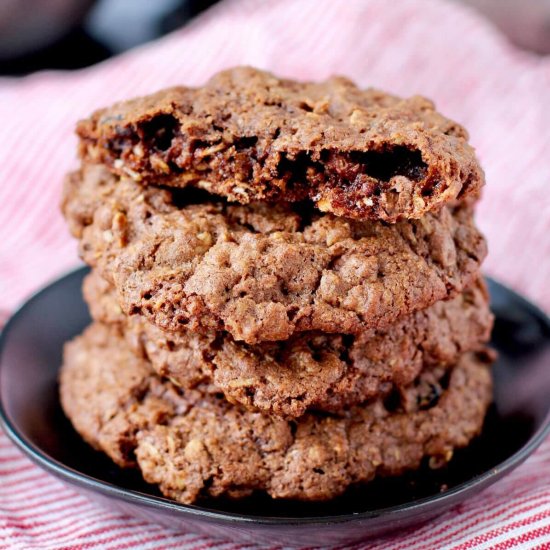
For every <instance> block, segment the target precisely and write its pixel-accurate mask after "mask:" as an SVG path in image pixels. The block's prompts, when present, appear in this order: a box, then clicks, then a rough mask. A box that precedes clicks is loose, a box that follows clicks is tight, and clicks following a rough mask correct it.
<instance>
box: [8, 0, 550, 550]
mask: <svg viewBox="0 0 550 550" xmlns="http://www.w3.org/2000/svg"><path fill="white" fill-rule="evenodd" d="M236 64H250V65H255V66H259V67H262V68H267V69H270V70H273V71H274V72H276V73H279V74H281V75H284V76H291V77H296V78H300V79H320V78H324V77H327V76H329V75H331V74H333V73H340V74H344V75H348V76H350V77H351V78H353V79H355V80H356V81H358V82H359V83H360V84H361V85H364V86H368V85H374V86H377V87H380V88H383V89H387V90H389V91H392V92H395V93H397V94H401V95H405V96H409V95H412V94H416V93H420V94H424V95H427V96H429V97H431V98H433V99H434V100H435V101H436V103H437V105H438V106H439V108H440V109H441V110H442V111H443V112H444V113H445V114H447V115H449V116H450V117H453V118H455V119H457V120H459V121H460V122H462V123H463V124H464V125H465V126H466V127H467V128H468V129H469V130H470V133H471V140H472V143H473V144H474V145H475V147H476V148H477V150H478V153H479V156H480V158H481V161H482V163H483V165H484V167H485V169H486V173H487V181H488V185H487V187H486V191H485V195H484V198H483V201H482V202H481V204H480V206H479V209H478V221H479V225H480V226H481V227H482V229H483V230H484V232H485V233H486V235H487V237H488V240H489V243H490V256H489V258H488V260H487V262H486V272H487V273H489V274H490V275H493V276H495V277H496V278H498V279H500V280H501V281H503V282H505V283H507V284H508V285H510V286H512V287H514V288H515V289H517V290H518V291H520V292H522V293H524V294H526V295H527V296H528V297H530V298H531V299H532V300H534V301H536V302H538V303H539V304H540V305H541V306H542V307H543V308H545V309H546V310H548V309H550V285H549V275H550V239H549V237H548V235H549V231H550V192H549V186H550V161H549V159H550V131H549V127H550V58H548V57H546V58H545V57H542V58H541V57H535V56H534V55H531V54H528V53H524V52H520V51H518V50H517V49H515V48H514V47H513V46H511V45H510V44H509V43H507V41H506V39H505V38H504V37H503V36H501V35H500V34H499V33H498V32H497V31H496V30H495V29H494V28H493V27H492V26H491V25H490V24H489V23H488V22H486V21H485V20H483V19H481V18H480V17H479V16H477V15H476V14H475V13H473V12H471V11H469V10H467V9H465V8H463V7H461V6H460V5H459V4H457V3H445V2H442V1H435V0H409V1H407V2H391V3H390V2H387V1H385V0H357V1H354V0H346V1H340V2H338V1H335V0H301V1H300V2H298V1H292V0H278V1H276V0H263V1H254V0H234V1H232V0H230V1H227V2H225V3H222V4H220V5H219V6H217V7H216V8H214V9H212V10H211V11H210V12H208V13H206V14H205V15H204V16H202V17H200V18H199V19H198V20H196V21H195V22H194V23H193V24H191V25H190V26H189V27H187V28H185V29H183V30H181V31H178V32H176V33H174V34H172V35H170V36H168V37H166V38H164V39H162V40H159V41H157V42H155V43H153V44H150V45H147V46H145V47H143V48H138V49H136V50H134V51H132V52H130V53H128V54H125V55H123V56H120V57H118V58H115V59H113V60H110V61H107V62H105V63H102V64H100V65H98V66H95V67H92V68H89V69H86V70H82V71H77V72H73V73H52V72H48V73H40V74H35V75H32V76H29V77H27V78H22V79H0V121H1V123H0V289H1V295H0V310H1V316H0V318H2V317H4V318H5V316H6V315H7V314H8V313H9V312H10V311H11V310H13V308H14V307H15V306H16V304H17V303H19V302H20V301H21V300H22V299H23V298H24V297H25V296H26V295H28V294H29V293H30V292H31V291H33V290H34V289H36V288H37V287H39V286H40V285H42V284H44V283H45V282H46V281H48V280H49V279H51V278H52V277H54V276H57V275H59V274H60V273H63V272H64V271H66V270H67V269H68V268H69V267H72V266H74V265H75V264H76V262H77V260H76V246H75V243H74V242H73V240H71V239H70V238H69V236H68V233H67V229H66V227H65V224H64V223H63V220H62V219H61V216H60V214H59V212H58V206H57V205H58V202H59V194H60V182H61V180H62V177H63V174H64V172H66V171H67V170H68V169H70V168H71V167H74V166H75V165H76V159H75V145H76V142H75V138H74V136H73V127H74V123H75V121H76V120H77V119H78V118H79V117H83V116H86V115H87V114H88V113H90V111H91V110H92V109H94V108H96V107H99V106H102V105H105V104H109V103H111V102H113V101H114V100H117V99H122V98H126V97H130V96H134V95H137V94H144V93H147V92H151V91H153V90H156V89H158V88H162V87H164V86H168V85H172V84H179V83H187V84H199V83H201V82H203V81H204V80H205V79H206V78H208V76H209V75H210V74H211V73H213V72H214V71H217V70H219V69H221V68H224V67H229V66H233V65H236ZM218 545H219V546H223V547H224V548H228V549H229V548H236V547H237V546H235V545H234V544H231V543H225V544H222V543H218V542H215V541H213V540H207V539H205V538H204V537H199V536H195V535H193V534H188V533H174V532H171V531H169V530H166V529H163V528H161V527H158V526H155V525H150V524H146V523H144V522H143V521H141V520H138V519H134V518H128V517H122V516H117V515H114V514H113V513H111V512H109V511H108V510H106V509H103V508H101V507H99V506H98V505H96V504H93V503H91V502H90V501H88V500H87V499H86V498H84V497H82V496H79V495H78V494H76V493H75V492H73V491H72V490H71V489H69V488H66V487H65V486H63V485H62V484H61V483H60V482H58V481H56V480H55V479H53V478H52V477H50V476H49V475H47V474H45V473H43V472H42V471H41V470H39V469H38V468H37V467H35V466H33V465H32V464H31V463H30V462H29V461H28V460H27V459H26V458H24V457H23V456H22V455H21V454H20V453H19V452H18V451H17V450H16V449H15V448H14V447H13V445H11V444H10V443H9V442H8V440H7V437H6V436H5V435H4V434H1V433H0V548H10V549H11V548H16V549H32V548H97V547H100V548H130V547H132V548H155V549H159V548H174V547H178V548H179V547H182V548H206V547H208V548H210V547H216V546H218ZM358 547H361V548H367V547H376V548H394V549H397V548H400V549H401V548H402V549H405V548H407V549H409V548H414V549H418V550H420V549H431V548H464V549H466V548H489V547H491V548H532V547H541V548H543V547H546V548H548V547H550V441H546V443H545V444H544V445H543V446H542V448H541V449H540V450H539V451H538V452H537V453H536V454H535V455H534V456H533V457H531V458H530V459H529V460H528V461H527V462H526V463H525V464H524V465H523V466H522V467H520V468H519V469H518V470H516V471H515V472H514V473H513V474H511V475H510V476H508V477H507V478H505V479H504V480H502V481H500V482H499V483H497V484H496V485H495V486H493V487H491V488H490V489H488V490H486V491H484V492H483V493H482V494H481V495H479V496H478V497H475V498H473V499H471V500H469V501H467V502H466V503H464V504H463V505H461V506H459V507H457V508H456V509H454V510H452V511H451V512H448V513H446V514H445V515H443V516H441V517H440V518H438V519H437V520H435V521H433V522H432V523H430V524H428V525H426V526H424V527H421V528H420V529H418V530H416V531H414V532H412V533H407V534H398V533H397V534H396V536H395V538H394V539H392V540H391V541H384V542H381V541H378V542H369V543H367V544H366V545H361V546H358Z"/></svg>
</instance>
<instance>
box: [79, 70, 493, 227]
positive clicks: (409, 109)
mask: <svg viewBox="0 0 550 550" xmlns="http://www.w3.org/2000/svg"><path fill="white" fill-rule="evenodd" d="M77 133H78V135H79V136H80V152H81V156H82V157H83V159H84V160H85V161H92V162H102V163H104V164H106V165H107V166H109V168H110V169H111V170H113V171H114V172H115V173H117V174H119V175H124V176H128V177H132V178H134V179H135V180H136V181H139V182H142V183H145V184H151V183H152V184H162V185H170V186H178V187H186V186H195V187H200V188H202V189H206V190H208V191H210V192H213V193H217V194H219V195H222V196H224V197H226V198H227V199H229V200H230V201H237V202H241V203H243V204H247V203H249V202H255V201H269V202H294V201H303V200H306V199H307V200H310V201H312V202H313V203H314V204H315V205H316V206H317V208H319V209H320V210H322V211H323V212H331V213H333V214H335V215H338V216H345V217H348V218H356V219H371V220H384V221H388V222H395V221H397V220H400V219H405V218H420V217H421V216H423V215H424V214H425V213H426V212H430V211H434V210H438V209H439V208H441V206H443V205H444V204H446V203H448V202H449V201H452V200H454V199H456V198H457V197H459V196H468V195H472V196H475V195H477V194H478V192H479V189H480V187H481V186H482V185H483V182H484V176H483V172H482V170H481V168H480V166H479V164H478V161H477V159H476V157H475V154H474V151H473V149H472V148H471V147H470V145H469V144H468V141H467V139H468V135H467V133H466V131H465V130H464V129H463V128H462V127H461V126H460V125H458V124H457V123H456V122H453V121H451V120H449V119H447V118H445V117H444V116H442V115H441V114H439V113H438V112H437V111H436V110H435V107H434V105H433V103H432V102H431V101H429V100H427V99H425V98H422V97H418V96H415V97H412V98H410V99H401V98H398V97H395V96H392V95H390V94H387V93H384V92H381V91H378V90H373V89H367V90H361V89H360V88H358V87H357V86H356V85H355V84H353V83H352V82H351V81H349V80H347V79H345V78H338V77H334V78H331V79H329V80H327V81H325V82H320V83H311V82H306V83H300V82H295V81H292V80H281V79H279V78H276V77H275V76H273V75H271V74H269V73H266V72H263V71H259V70H257V69H252V68H246V67H241V68H236V69H233V70H229V71H225V72H222V73H219V74H217V75H215V76H214V77H213V78H212V79H211V80H210V81H209V82H208V83H207V84H206V85H205V86H204V87H202V88H184V87H178V88H172V89H168V90H165V91H161V92H158V93H156V94H153V95H150V96H147V97H143V98H139V99H134V100H131V101H127V102H124V103H119V104H116V105H114V106H113V107H110V108H108V109H102V110H100V111H97V112H96V113H94V114H93V115H92V116H91V117H90V118H89V119H87V120H83V121H81V122H80V123H79V124H78V127H77Z"/></svg>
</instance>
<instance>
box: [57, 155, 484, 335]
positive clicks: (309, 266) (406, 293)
mask: <svg viewBox="0 0 550 550" xmlns="http://www.w3.org/2000/svg"><path fill="white" fill-rule="evenodd" d="M211 199H212V198H211V197H209V198H208V199H207V200H206V201H203V202H199V203H197V204H189V200H190V198H189V193H188V192H187V191H186V190H183V191H179V192H177V191H174V190H172V191H168V190H166V189H159V188H156V187H153V186H147V187H142V186H140V185H138V184H136V183H135V182H133V181H132V180H130V179H118V178H116V177H115V176H112V175H111V174H109V173H108V172H107V171H106V170H105V169H104V168H102V167H101V166H95V165H89V166H85V167H84V169H83V171H82V172H77V173H73V174H71V175H70V176H69V177H68V178H67V180H66V185H65V195H64V199H63V210H64V213H65V216H66V218H67V219H68V222H69V226H70V227H71V230H72V232H73V234H74V235H75V236H76V237H77V238H79V239H80V241H81V242H80V252H81V255H82V257H83V259H84V260H85V261H86V262H87V263H89V264H90V265H92V266H96V267H97V268H98V270H99V271H100V272H101V274H102V275H103V276H104V277H105V278H107V279H108V280H109V281H110V282H111V283H113V284H114V286H115V288H116V290H117V293H118V296H119V299H120V304H121V306H122V308H123V310H124V311H125V312H126V313H128V314H142V315H144V316H145V317H147V318H148V319H150V320H151V321H152V322H154V323H155V324H157V325H158V326H160V327H161V328H163V329H164V330H170V331H172V332H178V331H182V330H189V329H191V330H196V329H197V330H225V331H227V332H229V333H230V334H231V335H232V336H233V337H234V338H235V339H237V340H242V341H245V342H247V343H250V344H254V343H257V342H260V341H276V340H286V339H288V338H289V337H290V336H291V335H292V334H293V333H294V332H302V331H307V330H319V331H322V332H329V333H334V332H337V333H344V334H346V333H359V332H362V331H364V330H367V329H369V328H381V327H383V326H389V325H390V324H392V323H393V322H394V321H395V320H396V319H397V318H399V317H401V316H403V315H407V314H411V313H413V312H414V311H418V310H421V309H424V308H426V307H429V306H430V305H432V304H433V303H435V302H436V301H438V300H442V299H447V298H451V297H453V296H455V295H456V294H458V293H459V292H461V291H462V290H463V289H464V288H465V287H467V286H469V285H470V284H472V283H473V281H474V280H475V279H476V278H477V277H478V271H479V266H480V264H481V262H482V260H483V258H484V257H485V255H486V245H485V241H484V239H483V237H482V235H481V234H480V233H479V231H478V230H477V229H476V227H475V225H474V223H473V219H472V211H471V208H470V207H469V206H464V205H457V206H453V207H452V208H451V207H449V208H444V209H442V210H441V211H440V212H438V213H437V214H433V213H428V214H426V216H424V217H423V218H421V219H420V220H406V221H402V222H399V223H397V224H393V225H388V224H385V223H381V222H368V221H367V222H358V221H353V220H348V219H344V218H338V217H335V216H333V215H330V214H325V215H323V214H319V213H317V212H315V211H314V210H311V209H306V208H302V209H299V208H295V209H293V208H289V207H288V206H285V207H283V206H280V205H279V206H272V205H269V206H268V205H264V204H261V203H260V204H254V205H230V204H227V203H226V202H223V201H221V202H213V201H212V200H211ZM302 206H303V205H302Z"/></svg>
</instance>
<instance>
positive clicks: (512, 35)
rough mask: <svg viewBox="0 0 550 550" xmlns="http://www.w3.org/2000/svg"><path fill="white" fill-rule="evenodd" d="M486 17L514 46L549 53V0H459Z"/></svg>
mask: <svg viewBox="0 0 550 550" xmlns="http://www.w3.org/2000/svg"><path fill="white" fill-rule="evenodd" d="M459 1H461V2H463V3H464V4H468V5H469V6H472V7H473V8H475V9H476V10H478V11H479V12H481V13H482V14H483V15H485V16H487V17H488V18H489V19H490V20H491V21H492V22H493V23H494V24H495V25H496V26H497V27H498V28H499V29H500V30H501V31H502V32H503V33H504V34H505V35H507V37H508V39H509V40H510V41H511V42H512V43H514V44H515V45H516V46H519V47H520V48H523V49H525V50H531V51H533V52H536V53H539V54H548V53H550V0H459Z"/></svg>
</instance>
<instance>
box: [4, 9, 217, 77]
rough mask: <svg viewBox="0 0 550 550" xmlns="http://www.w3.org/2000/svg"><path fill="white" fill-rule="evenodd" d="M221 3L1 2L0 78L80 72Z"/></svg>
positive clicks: (172, 28)
mask: <svg viewBox="0 0 550 550" xmlns="http://www.w3.org/2000/svg"><path fill="white" fill-rule="evenodd" d="M217 1H218V0H98V1H94V0H0V74H3V75H20V74H27V73H30V72H33V71H37V70H41V69H76V68H79V67H86V66H88V65H92V64H93V63H97V62H98V61H102V60H104V59H106V58H108V57H110V56H111V55H114V54H117V53H120V52H123V51H125V50H127V49H129V48H132V47H134V46H137V45H139V44H143V43H145V42H148V41H149V40H153V39H155V38H157V37H159V36H162V35H163V34H166V33H167V32H170V31H172V30H174V29H176V28H178V27H181V26H182V25H185V24H186V23H188V22H189V21H190V20H191V19H192V18H193V17H195V16H196V15H198V14H199V13H201V12H202V11H204V10H205V9H207V8H209V7H210V6H212V5H213V4H215V3H216V2H217Z"/></svg>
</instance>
